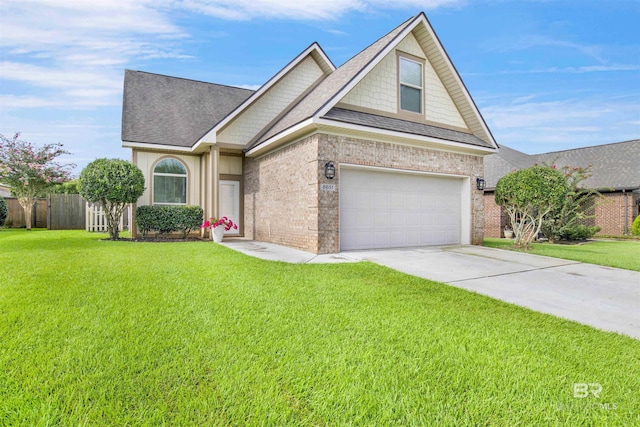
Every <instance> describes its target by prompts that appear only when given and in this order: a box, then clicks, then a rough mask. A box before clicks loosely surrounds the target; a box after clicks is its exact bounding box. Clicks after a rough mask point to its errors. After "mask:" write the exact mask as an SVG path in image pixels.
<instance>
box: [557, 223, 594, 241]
mask: <svg viewBox="0 0 640 427" xmlns="http://www.w3.org/2000/svg"><path fill="white" fill-rule="evenodd" d="M600 230H602V228H600V227H597V226H587V225H582V224H574V225H568V226H565V227H562V228H560V230H558V236H557V239H558V240H568V241H572V240H586V239H590V238H592V237H593V236H594V235H595V234H596V233H597V232H598V231H600Z"/></svg>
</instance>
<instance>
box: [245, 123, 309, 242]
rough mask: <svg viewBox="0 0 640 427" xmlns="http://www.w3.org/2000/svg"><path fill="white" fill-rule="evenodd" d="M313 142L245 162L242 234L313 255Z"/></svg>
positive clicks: (300, 142)
mask: <svg viewBox="0 0 640 427" xmlns="http://www.w3.org/2000/svg"><path fill="white" fill-rule="evenodd" d="M317 164H318V143H317V137H316V136H311V137H308V138H305V139H304V140H302V141H299V142H297V143H295V144H293V145H289V146H287V147H285V148H282V149H280V150H277V151H275V152H272V153H270V154H267V155H265V156H262V157H259V158H248V157H247V158H245V159H244V235H245V237H248V238H250V239H253V240H259V241H263V242H271V243H277V244H281V245H285V246H291V247H294V248H298V249H302V250H305V251H308V252H313V253H318V177H317V170H318V166H317Z"/></svg>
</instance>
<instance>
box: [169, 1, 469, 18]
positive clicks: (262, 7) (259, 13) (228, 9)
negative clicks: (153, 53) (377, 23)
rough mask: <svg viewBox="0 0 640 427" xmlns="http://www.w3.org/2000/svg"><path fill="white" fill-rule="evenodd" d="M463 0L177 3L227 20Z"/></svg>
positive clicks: (332, 14) (335, 13)
mask: <svg viewBox="0 0 640 427" xmlns="http://www.w3.org/2000/svg"><path fill="white" fill-rule="evenodd" d="M465 3H466V0H395V1H393V2H389V1H386V0H330V1H327V0H304V1H292V0H182V1H179V2H177V3H176V5H179V6H180V7H183V8H185V9H187V10H191V11H194V12H198V13H203V14H206V15H209V16H215V17H217V18H222V19H228V20H249V19H254V18H262V19H264V18H276V19H279V18H283V19H296V20H323V21H324V20H335V19H337V18H339V17H340V16H342V15H344V14H345V13H348V12H352V11H360V12H365V11H372V10H377V9H413V10H423V9H435V8H438V7H447V6H456V5H461V4H465Z"/></svg>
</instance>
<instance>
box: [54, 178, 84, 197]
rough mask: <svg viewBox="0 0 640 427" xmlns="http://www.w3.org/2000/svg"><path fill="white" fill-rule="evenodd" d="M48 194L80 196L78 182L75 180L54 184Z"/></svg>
mask: <svg viewBox="0 0 640 427" xmlns="http://www.w3.org/2000/svg"><path fill="white" fill-rule="evenodd" d="M49 194H80V182H79V181H78V180H77V179H72V180H71V181H66V182H63V183H60V184H56V185H54V186H53V187H51V189H49Z"/></svg>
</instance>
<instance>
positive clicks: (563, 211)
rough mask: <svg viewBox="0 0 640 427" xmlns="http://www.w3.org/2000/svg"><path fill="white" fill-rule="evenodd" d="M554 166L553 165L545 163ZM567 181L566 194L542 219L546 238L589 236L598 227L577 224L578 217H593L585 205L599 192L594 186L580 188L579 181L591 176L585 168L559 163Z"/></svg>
mask: <svg viewBox="0 0 640 427" xmlns="http://www.w3.org/2000/svg"><path fill="white" fill-rule="evenodd" d="M549 167H550V168H552V169H556V167H555V166H549ZM558 170H559V171H560V172H561V173H562V174H563V176H564V179H565V181H566V184H567V194H566V195H565V197H564V199H563V201H562V203H561V204H560V205H559V206H558V207H556V208H555V209H553V210H551V212H549V214H548V215H547V216H546V217H545V219H544V221H543V222H542V228H541V231H542V234H544V235H545V237H546V238H547V239H549V242H551V243H553V242H555V241H556V240H582V239H588V238H590V237H593V235H594V234H596V233H597V232H598V231H600V227H596V226H588V225H584V224H581V223H580V221H581V220H583V219H587V218H593V217H594V216H595V215H588V214H587V213H586V212H585V207H586V206H589V205H593V203H594V202H593V199H594V198H596V197H599V196H601V194H600V193H599V192H598V191H597V190H592V189H588V188H583V186H582V183H583V182H584V181H585V180H586V179H587V178H589V177H590V176H591V173H590V170H589V168H581V167H570V166H563V167H562V168H559V169H558Z"/></svg>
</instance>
